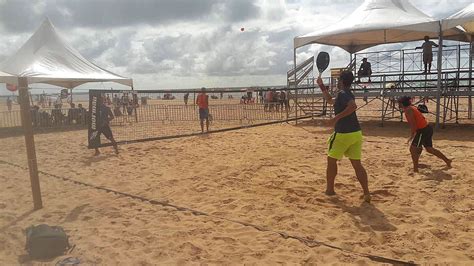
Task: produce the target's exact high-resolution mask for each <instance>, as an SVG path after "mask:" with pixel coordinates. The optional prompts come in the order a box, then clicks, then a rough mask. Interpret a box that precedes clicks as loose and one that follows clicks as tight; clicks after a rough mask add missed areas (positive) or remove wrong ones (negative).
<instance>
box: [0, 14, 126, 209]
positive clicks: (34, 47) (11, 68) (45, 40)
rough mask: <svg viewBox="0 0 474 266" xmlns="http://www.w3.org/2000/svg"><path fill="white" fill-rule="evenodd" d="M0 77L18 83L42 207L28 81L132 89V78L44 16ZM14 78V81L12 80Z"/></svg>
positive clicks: (30, 162) (37, 200)
mask: <svg viewBox="0 0 474 266" xmlns="http://www.w3.org/2000/svg"><path fill="white" fill-rule="evenodd" d="M0 71H3V72H6V73H3V72H1V73H0V81H3V82H7V83H13V84H18V87H19V95H20V106H21V118H22V119H21V120H22V125H23V129H24V134H25V142H26V150H27V157H28V168H29V170H30V181H31V188H32V193H33V202H34V208H35V209H41V208H42V207H43V203H42V200H41V189H40V182H39V177H38V165H37V162H36V150H35V143H34V137H33V129H32V125H31V114H30V100H29V97H28V84H31V83H46V84H51V85H55V86H60V87H65V88H69V89H72V88H74V87H76V86H79V85H81V84H84V83H87V82H106V81H110V82H117V83H120V84H123V85H126V86H130V87H132V89H133V82H132V79H130V78H125V77H122V76H119V75H117V74H114V73H112V72H110V71H107V70H105V69H103V68H100V67H98V66H97V65H95V64H93V63H91V62H90V61H88V60H87V59H85V58H84V57H83V56H82V55H81V54H80V53H79V52H78V51H77V50H76V49H74V48H73V47H71V46H70V45H68V44H67V43H66V42H65V41H64V40H63V39H62V38H61V37H60V36H59V35H58V34H57V32H56V30H55V29H54V27H53V25H52V24H51V22H50V21H49V20H48V19H46V20H45V21H44V22H43V23H42V24H41V26H40V27H39V28H38V30H37V31H36V32H35V33H34V34H33V36H31V37H30V39H29V40H28V41H27V42H26V43H25V44H24V45H23V46H22V47H21V48H20V49H19V50H18V51H17V52H16V54H14V55H13V56H11V57H10V58H8V59H7V60H6V61H5V62H3V63H2V64H1V65H0ZM15 79H16V81H15Z"/></svg>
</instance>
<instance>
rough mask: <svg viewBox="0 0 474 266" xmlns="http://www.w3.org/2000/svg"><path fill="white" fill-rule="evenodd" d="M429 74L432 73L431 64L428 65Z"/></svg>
mask: <svg viewBox="0 0 474 266" xmlns="http://www.w3.org/2000/svg"><path fill="white" fill-rule="evenodd" d="M428 73H431V63H429V64H428Z"/></svg>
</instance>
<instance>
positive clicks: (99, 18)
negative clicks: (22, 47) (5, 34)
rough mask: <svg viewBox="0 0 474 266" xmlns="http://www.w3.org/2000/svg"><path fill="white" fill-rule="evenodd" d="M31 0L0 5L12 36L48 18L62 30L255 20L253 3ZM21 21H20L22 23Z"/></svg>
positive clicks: (0, 13)
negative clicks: (41, 0)
mask: <svg viewBox="0 0 474 266" xmlns="http://www.w3.org/2000/svg"><path fill="white" fill-rule="evenodd" d="M32 3H35V2H32V1H30V0H15V1H0V25H1V26H3V28H5V29H6V30H7V31H9V32H24V31H31V30H33V29H35V28H36V27H38V25H39V24H40V23H41V21H42V20H43V19H44V18H45V17H46V16H48V17H49V18H51V20H52V21H53V23H55V24H56V25H59V26H61V27H69V28H71V27H93V28H96V29H97V28H110V27H122V26H131V25H139V24H147V25H162V24H169V23H172V22H177V21H179V22H183V21H193V20H200V21H203V20H206V19H210V18H212V17H215V16H217V17H220V18H221V19H223V20H226V21H243V20H246V19H252V18H256V17H257V16H258V15H259V13H260V10H259V8H258V7H257V6H256V5H255V4H254V0H134V1H131V0H83V1H78V0H76V1H74V0H56V1H54V0H46V1H44V2H38V3H36V4H32ZM19 18H21V19H19Z"/></svg>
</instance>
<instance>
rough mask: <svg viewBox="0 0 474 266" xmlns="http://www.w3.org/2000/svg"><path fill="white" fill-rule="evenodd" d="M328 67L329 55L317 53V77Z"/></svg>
mask: <svg viewBox="0 0 474 266" xmlns="http://www.w3.org/2000/svg"><path fill="white" fill-rule="evenodd" d="M328 66H329V54H328V53H327V52H319V54H318V57H316V67H317V68H318V71H319V77H321V74H322V73H323V72H324V70H326V69H327V68H328Z"/></svg>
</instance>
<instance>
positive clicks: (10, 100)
mask: <svg viewBox="0 0 474 266" xmlns="http://www.w3.org/2000/svg"><path fill="white" fill-rule="evenodd" d="M7 108H8V112H11V111H12V99H10V97H8V98H7Z"/></svg>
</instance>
